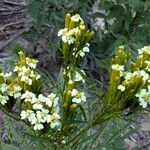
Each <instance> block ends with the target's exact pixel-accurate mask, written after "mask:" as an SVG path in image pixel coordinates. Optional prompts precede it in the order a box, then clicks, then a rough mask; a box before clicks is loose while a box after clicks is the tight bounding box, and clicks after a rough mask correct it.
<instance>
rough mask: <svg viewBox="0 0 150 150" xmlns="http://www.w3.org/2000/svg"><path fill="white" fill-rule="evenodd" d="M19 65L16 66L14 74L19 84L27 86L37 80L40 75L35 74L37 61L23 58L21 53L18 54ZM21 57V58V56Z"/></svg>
mask: <svg viewBox="0 0 150 150" xmlns="http://www.w3.org/2000/svg"><path fill="white" fill-rule="evenodd" d="M19 55H20V63H19V64H18V65H16V67H15V69H14V72H16V73H17V75H18V78H19V79H20V80H21V82H24V83H26V84H27V85H32V82H33V80H38V79H39V78H40V75H38V74H37V73H36V72H35V68H36V64H37V62H38V61H37V60H35V59H30V58H28V57H26V58H25V56H24V53H23V52H21V51H20V52H19ZM22 55H23V56H22Z"/></svg>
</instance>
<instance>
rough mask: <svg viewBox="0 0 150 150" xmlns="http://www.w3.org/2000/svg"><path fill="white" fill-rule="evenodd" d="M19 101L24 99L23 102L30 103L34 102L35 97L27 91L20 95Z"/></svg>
mask: <svg viewBox="0 0 150 150" xmlns="http://www.w3.org/2000/svg"><path fill="white" fill-rule="evenodd" d="M21 99H25V102H31V101H35V99H36V96H35V94H34V93H32V92H29V91H28V90H27V91H25V93H24V94H22V96H21Z"/></svg>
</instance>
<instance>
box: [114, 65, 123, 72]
mask: <svg viewBox="0 0 150 150" xmlns="http://www.w3.org/2000/svg"><path fill="white" fill-rule="evenodd" d="M111 68H112V69H113V70H119V71H123V70H124V66H122V65H118V64H113V65H112V66H111Z"/></svg>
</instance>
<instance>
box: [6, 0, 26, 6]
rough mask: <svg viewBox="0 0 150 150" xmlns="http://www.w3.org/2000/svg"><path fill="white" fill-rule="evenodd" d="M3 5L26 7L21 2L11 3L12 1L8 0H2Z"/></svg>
mask: <svg viewBox="0 0 150 150" xmlns="http://www.w3.org/2000/svg"><path fill="white" fill-rule="evenodd" d="M4 3H6V4H9V5H16V6H26V4H25V3H23V2H19V3H17V2H12V1H8V0H4Z"/></svg>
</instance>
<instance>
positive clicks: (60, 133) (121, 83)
mask: <svg viewBox="0 0 150 150" xmlns="http://www.w3.org/2000/svg"><path fill="white" fill-rule="evenodd" d="M93 35H94V32H93V31H89V30H86V27H85V24H84V21H83V20H82V18H81V17H80V15H79V14H76V15H73V16H71V15H70V14H67V15H66V18H65V28H64V29H61V30H59V32H58V36H59V37H61V39H62V47H61V52H62V55H63V59H64V65H63V74H62V78H63V88H62V90H60V92H55V91H52V90H51V89H48V90H47V88H46V85H45V84H43V82H42V78H41V76H40V75H39V73H38V69H37V63H38V61H37V60H35V59H31V58H29V57H26V56H25V54H24V53H23V52H22V51H20V52H19V53H18V54H19V61H18V62H17V63H16V65H15V68H14V69H13V73H12V72H10V73H6V74H5V73H3V72H2V71H1V73H0V104H1V107H0V108H1V109H2V110H3V111H4V112H6V113H7V114H9V116H11V117H13V118H14V119H15V118H18V116H19V119H20V120H22V121H23V122H25V123H26V124H27V125H28V126H29V127H31V128H33V130H34V132H35V133H36V135H37V136H38V137H41V136H42V137H46V138H47V137H48V138H49V140H54V141H55V142H56V143H58V145H59V144H63V145H65V146H68V145H66V143H68V144H70V143H72V142H71V141H72V139H74V140H75V141H76V142H78V141H80V142H81V141H82V138H83V136H87V135H88V131H89V130H90V129H91V128H93V127H95V126H96V125H102V124H103V123H105V122H107V121H109V120H111V119H113V118H114V117H116V116H124V117H126V116H127V115H129V114H131V113H133V112H134V111H137V110H139V109H141V108H142V107H143V108H145V107H146V106H147V105H148V103H149V102H150V85H149V83H150V76H149V73H150V61H149V58H150V46H145V47H144V48H142V49H139V50H138V57H137V58H136V60H134V61H133V62H131V63H130V60H129V58H130V56H131V54H129V53H126V52H125V50H124V47H123V46H121V47H119V50H118V52H117V53H116V55H115V57H114V58H113V59H112V66H111V73H110V82H109V88H108V92H107V94H105V93H106V92H104V93H103V94H102V95H99V94H96V96H95V95H93V93H87V91H86V90H85V89H86V88H87V87H86V73H85V71H84V70H83V69H81V67H80V61H81V59H82V57H84V55H86V54H87V53H89V51H90V49H89V47H90V44H89V42H90V40H91V39H92V37H93ZM96 88H97V87H96ZM94 90H95V89H94ZM91 98H93V100H94V99H98V101H95V102H93V104H92V105H91V106H89V107H91V109H93V108H94V107H97V110H96V111H95V113H96V114H94V115H92V114H91V116H90V117H91V118H90V119H87V117H86V116H87V113H88V111H87V107H86V104H87V103H88V102H87V101H90V99H91ZM101 99H102V101H101ZM97 103H98V105H97ZM141 106H142V107H141ZM79 110H80V111H81V112H82V114H83V117H82V116H79ZM12 114H15V117H14V116H13V115H12ZM83 118H84V121H83ZM79 122H80V123H79ZM81 122H82V124H83V126H84V127H83V130H81V129H80V124H81ZM80 130H81V131H80ZM74 133H76V134H77V136H74ZM69 138H71V140H70V139H69ZM59 146H60V145H59ZM83 146H84V145H83Z"/></svg>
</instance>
